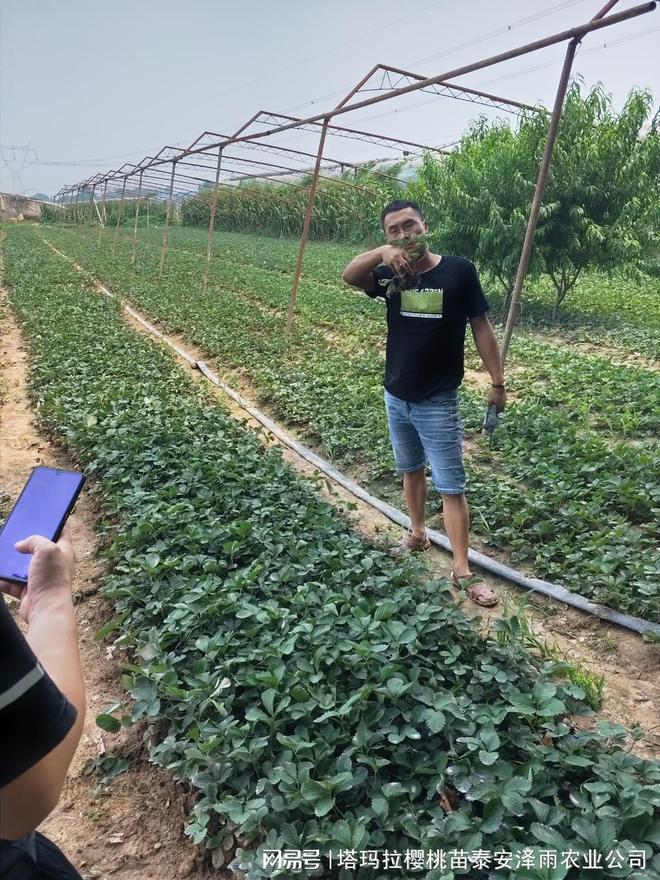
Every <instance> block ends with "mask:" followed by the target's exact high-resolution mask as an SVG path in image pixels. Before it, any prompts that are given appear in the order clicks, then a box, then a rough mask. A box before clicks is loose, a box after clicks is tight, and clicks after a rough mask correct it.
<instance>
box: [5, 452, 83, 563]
mask: <svg viewBox="0 0 660 880" xmlns="http://www.w3.org/2000/svg"><path fill="white" fill-rule="evenodd" d="M84 481H85V477H84V476H83V475H82V474H77V473H74V472H72V471H61V470H57V469H56V468H48V467H37V468H35V469H34V471H33V472H32V475H31V476H30V479H29V480H28V481H27V483H26V484H25V488H24V489H23V492H22V493H21V496H20V498H19V499H18V501H17V502H16V504H15V505H14V509H13V510H12V511H11V513H10V514H9V517H8V519H7V522H6V523H5V526H4V528H3V529H2V532H0V578H2V577H5V578H16V579H19V580H27V572H28V567H29V565H30V560H31V559H32V556H31V555H30V554H25V553H19V552H18V551H17V550H15V549H14V544H15V543H16V541H20V540H22V539H23V538H28V537H29V536H30V535H43V536H44V538H49V539H50V540H53V538H54V537H55V536H56V535H57V534H58V532H59V531H60V528H61V526H62V525H63V523H64V520H65V519H66V516H67V514H68V513H69V512H70V508H71V506H72V503H73V501H74V500H75V498H76V497H77V495H78V492H79V490H80V487H81V486H82V484H83V483H84Z"/></svg>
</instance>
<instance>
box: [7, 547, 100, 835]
mask: <svg viewBox="0 0 660 880" xmlns="http://www.w3.org/2000/svg"><path fill="white" fill-rule="evenodd" d="M17 549H19V550H21V552H25V553H33V557H32V561H31V563H30V569H29V572H28V586H27V589H25V590H24V591H23V592H22V594H21V595H20V596H19V591H21V590H23V588H21V587H16V585H8V584H5V583H4V582H3V588H4V589H3V591H4V592H8V593H10V594H11V595H14V596H16V597H17V598H21V608H20V611H21V616H22V617H23V618H24V619H26V620H27V623H28V631H27V635H26V640H27V642H28V644H29V645H30V648H31V649H32V651H33V652H34V654H35V656H36V658H37V660H38V661H39V663H40V664H41V666H42V667H43V669H44V670H45V672H46V673H47V674H48V676H49V677H50V678H51V679H52V681H53V682H54V684H55V685H56V686H57V688H58V689H59V691H60V692H61V693H62V694H64V696H65V697H66V698H67V699H68V701H69V702H70V703H71V704H72V705H73V706H74V707H75V709H76V710H77V716H76V719H75V721H74V723H73V725H72V727H71V728H70V729H69V731H68V733H67V734H66V735H65V736H64V738H63V739H62V740H61V742H60V743H59V744H58V745H56V746H55V747H54V748H53V749H51V751H50V752H48V754H46V755H44V757H42V758H41V759H40V760H39V761H37V763H36V764H34V765H33V766H32V767H30V768H29V769H27V770H25V771H24V772H23V773H21V775H20V776H18V777H17V778H16V779H14V780H13V781H12V782H9V783H8V784H7V785H5V786H4V787H3V788H2V789H0V839H10V840H12V839H16V838H19V837H23V836H24V835H26V834H29V833H30V832H31V831H33V830H34V829H35V828H36V827H37V826H38V825H39V824H40V822H42V820H43V819H45V818H46V816H47V815H48V814H49V813H50V812H51V810H52V809H53V808H54V807H55V805H56V804H57V801H58V799H59V796H60V793H61V791H62V787H63V785H64V780H65V778H66V774H67V771H68V769H69V765H70V763H71V760H72V758H73V756H74V754H75V751H76V748H77V746H78V742H79V740H80V735H81V733H82V727H83V722H84V718H85V692H84V686H83V679H82V672H81V669H80V656H79V652H78V638H77V628H76V619H75V613H74V608H73V601H72V596H71V579H72V569H73V547H72V546H71V541H70V538H69V536H68V533H67V532H65V533H64V534H63V536H62V537H61V538H60V540H59V542H58V543H57V544H53V543H52V542H51V541H48V540H46V538H41V537H36V536H34V537H31V538H28V539H27V540H26V541H23V542H21V543H20V544H19V545H17ZM39 721H40V719H36V718H35V719H34V723H36V724H39ZM47 722H50V719H47V718H43V719H41V723H47ZM7 758H8V760H11V756H7Z"/></svg>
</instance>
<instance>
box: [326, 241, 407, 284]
mask: <svg viewBox="0 0 660 880" xmlns="http://www.w3.org/2000/svg"><path fill="white" fill-rule="evenodd" d="M381 263H385V265H386V266H389V267H390V269H392V271H393V272H394V273H395V274H396V275H405V274H409V273H410V272H412V262H411V259H410V256H409V255H408V254H407V253H406V251H404V250H403V249H402V248H398V247H393V246H392V245H389V244H386V245H384V246H383V247H378V248H375V249H374V250H373V251H366V252H365V253H363V254H358V256H357V257H356V258H355V259H354V260H352V261H351V262H350V263H349V264H348V266H346V268H345V269H344V271H343V272H342V276H341V277H342V279H343V280H344V281H345V282H346V283H347V284H352V285H353V287H359V288H360V290H364V292H365V293H373V292H374V290H375V289H376V288H375V286H374V278H373V274H372V273H373V271H374V269H375V268H376V266H380V264H381Z"/></svg>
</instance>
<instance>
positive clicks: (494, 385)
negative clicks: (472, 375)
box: [491, 382, 506, 391]
mask: <svg viewBox="0 0 660 880" xmlns="http://www.w3.org/2000/svg"><path fill="white" fill-rule="evenodd" d="M491 387H492V388H501V389H502V390H503V391H505V390H506V385H505V384H504V383H503V382H502V383H501V384H496V383H495V382H492V383H491Z"/></svg>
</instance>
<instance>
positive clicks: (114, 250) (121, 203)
mask: <svg viewBox="0 0 660 880" xmlns="http://www.w3.org/2000/svg"><path fill="white" fill-rule="evenodd" d="M125 192H126V178H125V177H124V183H123V184H122V188H121V198H120V200H119V207H118V208H117V224H116V226H115V237H114V239H113V241H112V256H113V257H114V256H115V254H116V253H117V239H118V238H119V224H120V223H121V215H122V213H123V210H124V193H125Z"/></svg>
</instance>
